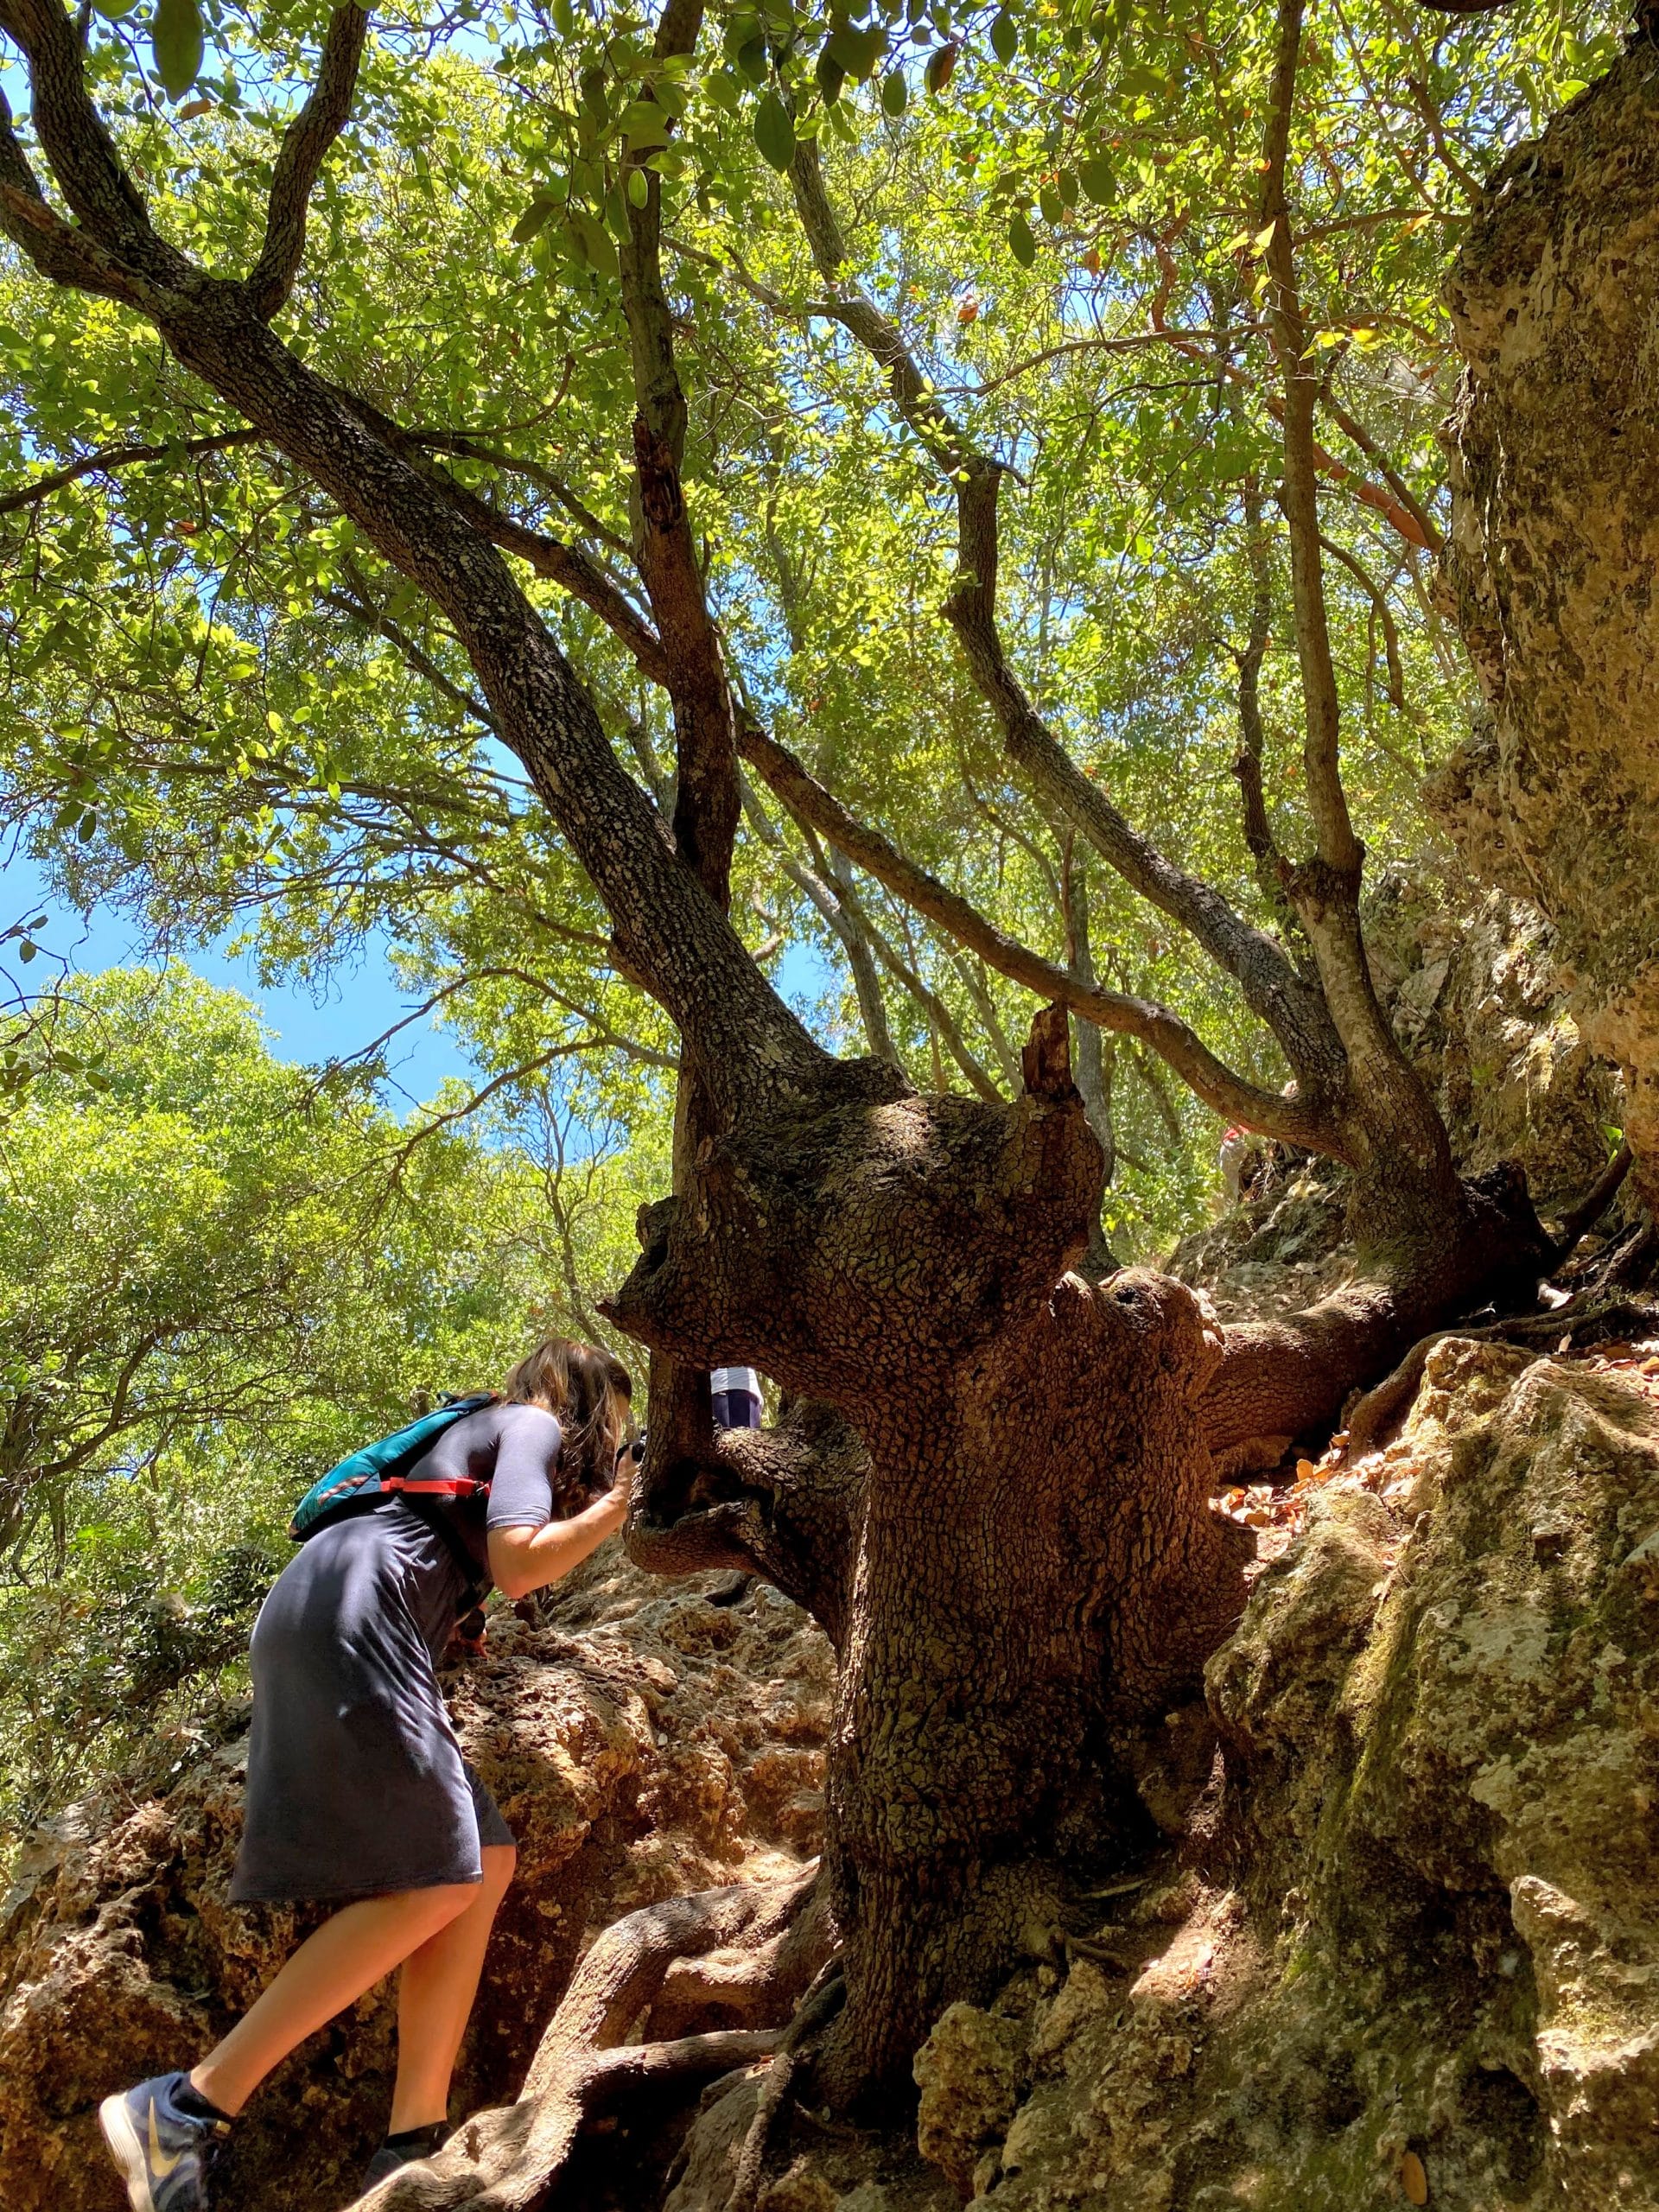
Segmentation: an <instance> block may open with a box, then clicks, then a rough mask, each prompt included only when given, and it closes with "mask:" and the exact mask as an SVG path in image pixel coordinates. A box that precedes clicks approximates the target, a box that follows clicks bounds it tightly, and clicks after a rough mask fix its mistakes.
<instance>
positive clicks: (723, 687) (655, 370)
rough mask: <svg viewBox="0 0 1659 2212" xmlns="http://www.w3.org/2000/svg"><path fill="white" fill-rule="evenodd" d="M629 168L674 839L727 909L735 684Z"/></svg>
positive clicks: (631, 266) (691, 35)
mask: <svg viewBox="0 0 1659 2212" xmlns="http://www.w3.org/2000/svg"><path fill="white" fill-rule="evenodd" d="M702 14H703V6H702V0H667V5H666V6H665V7H664V10H663V13H662V16H661V17H660V19H659V21H658V26H657V35H656V38H655V40H654V41H653V43H652V53H653V56H654V58H655V59H656V60H658V61H664V60H669V59H671V57H673V56H675V55H683V54H690V53H692V52H693V51H694V50H695V48H696V42H697V36H698V34H699V32H700V31H701V29H702ZM624 168H625V171H626V175H629V176H634V175H637V176H640V177H643V178H644V180H645V206H644V207H635V206H634V205H633V204H632V200H630V201H629V202H628V233H629V235H628V242H627V243H626V245H624V246H623V247H622V248H621V250H620V262H621V279H622V308H623V313H624V315H626V320H627V325H628V340H629V347H630V352H631V353H632V364H633V388H634V398H635V403H636V406H637V409H638V412H637V413H636V415H635V416H634V423H633V451H634V465H635V472H636V474H635V492H636V499H635V513H634V534H635V551H636V557H637V559H638V561H639V570H640V574H641V575H643V576H644V578H645V589H646V592H647V594H648V595H649V597H650V600H651V609H652V616H653V618H654V620H655V621H656V625H657V630H658V636H659V637H660V639H661V640H662V645H663V652H664V663H665V668H666V683H667V689H668V694H669V698H670V700H671V703H672V706H673V709H674V734H675V742H676V768H677V773H676V779H675V791H674V840H675V843H676V845H677V848H678V849H679V851H680V853H681V855H683V858H684V859H685V860H686V861H687V862H688V864H689V865H690V867H692V868H695V869H696V871H697V874H698V875H699V877H700V878H701V880H702V883H703V885H704V887H706V888H707V889H708V890H709V892H710V893H712V894H713V896H714V897H715V899H718V900H719V901H720V902H721V904H722V905H724V904H725V902H726V900H727V899H728V897H729V895H730V879H731V864H732V851H733V847H734V842H735V841H736V836H737V825H738V820H739V817H740V815H741V808H742V801H741V794H740V791H739V787H738V777H737V749H736V746H735V742H734V734H733V721H732V717H733V702H732V693H731V687H730V684H729V683H728V680H727V675H726V669H725V664H724V661H723V658H722V656H721V645H720V636H719V632H717V630H716V629H715V625H714V622H713V620H711V619H710V616H709V601H708V594H707V593H706V592H705V590H704V588H703V580H702V568H701V565H700V563H699V562H698V559H697V553H696V545H695V543H694V542H693V539H692V535H691V519H690V513H689V512H688V510H687V507H686V502H685V493H684V488H683V484H682V482H681V475H680V472H681V468H682V466H683V461H684V457H685V431H686V421H687V410H686V404H685V393H684V391H683V387H682V385H681V383H680V375H679V370H678V367H677V364H676V361H675V358H674V325H673V318H672V316H671V315H670V313H669V306H668V295H667V291H666V289H665V288H664V282H663V264H662V179H661V177H660V176H659V175H658V174H657V172H656V170H655V169H652V168H648V167H647V166H646V157H645V156H644V155H643V154H640V155H631V156H628V158H627V160H626V162H625V163H624Z"/></svg>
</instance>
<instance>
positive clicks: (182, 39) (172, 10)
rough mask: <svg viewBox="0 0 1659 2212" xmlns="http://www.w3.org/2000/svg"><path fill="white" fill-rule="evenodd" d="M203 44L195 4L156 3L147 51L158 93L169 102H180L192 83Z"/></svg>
mask: <svg viewBox="0 0 1659 2212" xmlns="http://www.w3.org/2000/svg"><path fill="white" fill-rule="evenodd" d="M204 43H205V41H204V39H203V35H202V28H201V10H200V8H199V7H198V6H197V4H196V0H156V14H155V16H154V18H153V20H152V21H151V23H150V27H149V48H150V53H151V55H152V56H153V58H154V60H155V65H156V75H157V77H159V78H160V79H161V83H162V91H163V92H165V93H166V94H167V96H168V99H180V98H181V95H182V94H184V93H186V92H188V91H189V89H190V87H191V86H192V85H194V83H195V81H196V73H197V72H198V71H199V70H200V67H201V56H202V50H203V46H204Z"/></svg>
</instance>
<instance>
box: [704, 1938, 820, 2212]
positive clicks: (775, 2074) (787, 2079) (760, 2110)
mask: <svg viewBox="0 0 1659 2212" xmlns="http://www.w3.org/2000/svg"><path fill="white" fill-rule="evenodd" d="M846 1996H847V1981H846V1977H845V1975H844V1974H843V1973H842V1967H841V1963H840V1961H838V1960H832V1961H830V1963H829V1965H828V1966H826V1967H824V1968H823V1971H822V1972H821V1973H820V1974H819V1975H818V1978H817V1980H816V1981H815V1982H814V1983H813V1985H812V1986H811V1988H810V1990H809V1991H808V1992H807V1993H806V1995H805V1997H804V1999H803V2000H802V2003H801V2008H800V2010H799V2012H797V2013H796V2015H795V2018H793V2019H792V2020H791V2022H790V2024H789V2025H788V2027H787V2028H786V2029H785V2031H784V2036H783V2040H782V2041H781V2042H780V2043H779V2045H778V2048H777V2050H775V2051H774V2052H773V2053H772V2065H771V2067H770V2069H768V2071H767V2074H766V2080H765V2082H763V2083H762V2084H761V2087H760V2100H759V2101H758V2103H757V2104H756V2106H755V2108H754V2118H753V2120H751V2121H750V2123H749V2132H748V2133H747V2136H746V2137H745V2138H744V2142H743V2148H742V2151H741V2152H740V2153H739V2156H738V2161H737V2176H736V2178H735V2180H734V2182H733V2183H732V2193H731V2196H730V2197H729V2199H728V2202H727V2212H754V2207H755V2202H756V2200H757V2199H758V2197H759V2196H760V2177H761V2174H762V2173H763V2171H765V2167H766V2145H767V2143H768V2142H769V2141H770V2140H771V2138H772V2129H773V2127H774V2126H776V2124H777V2120H778V2115H779V2113H780V2112H781V2111H782V2110H783V2107H784V2102H785V2099H786V2098H787V2096H788V2095H789V2093H790V2090H791V2088H792V2086H793V2084H794V2081H795V2076H796V2074H797V2072H798V2070H799V2068H800V2066H801V2064H802V2062H803V2061H804V2058H805V2056H806V2046H807V2044H808V2043H809V2042H810V2040H811V2038H812V2037H813V2036H814V2035H815V2034H816V2033H817V2031H818V2030H819V2029H820V2028H821V2027H823V2025H824V2024H825V2022H826V2021H828V2020H829V2019H830V2018H833V2017H834V2015H835V2014H836V2012H839V2010H840V2009H841V2006H842V2004H843V2003H844V2001H845V1999H846Z"/></svg>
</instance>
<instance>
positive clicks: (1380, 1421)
mask: <svg viewBox="0 0 1659 2212" xmlns="http://www.w3.org/2000/svg"><path fill="white" fill-rule="evenodd" d="M1638 1329H1643V1330H1656V1329H1659V1305H1654V1304H1652V1303H1650V1302H1648V1301H1637V1300H1630V1299H1628V1298H1612V1299H1587V1300H1586V1301H1585V1302H1584V1303H1583V1304H1582V1305H1580V1302H1579V1300H1576V1299H1569V1300H1568V1301H1567V1304H1566V1305H1565V1306H1557V1307H1556V1309H1555V1311H1554V1313H1518V1314H1516V1315H1515V1316H1513V1317H1512V1318H1511V1319H1508V1320H1503V1321H1491V1322H1487V1323H1485V1324H1484V1325H1483V1326H1481V1327H1480V1328H1478V1329H1476V1328H1467V1327H1457V1326H1453V1327H1452V1328H1448V1329H1435V1330H1433V1331H1431V1332H1430V1333H1429V1334H1428V1335H1427V1336H1426V1337H1420V1338H1418V1339H1417V1342H1416V1343H1415V1344H1414V1345H1413V1346H1412V1348H1411V1350H1410V1351H1408V1353H1407V1354H1406V1356H1405V1357H1404V1358H1403V1359H1402V1361H1401V1362H1400V1364H1399V1365H1398V1366H1397V1367H1396V1368H1395V1369H1394V1370H1392V1371H1391V1372H1390V1373H1389V1374H1387V1375H1385V1376H1383V1380H1382V1381H1381V1382H1380V1383H1377V1384H1376V1387H1375V1389H1370V1390H1367V1391H1366V1392H1365V1394H1364V1395H1363V1397H1360V1398H1357V1400H1356V1401H1355V1402H1354V1404H1353V1406H1352V1407H1351V1409H1350V1412H1349V1414H1348V1423H1347V1427H1348V1441H1347V1445H1346V1446H1345V1448H1344V1452H1343V1465H1344V1466H1349V1467H1351V1466H1353V1465H1356V1463H1357V1461H1359V1460H1361V1459H1364V1458H1365V1456H1366V1455H1367V1454H1368V1453H1369V1452H1380V1451H1381V1450H1382V1448H1383V1446H1384V1445H1385V1444H1386V1443H1387V1442H1388V1441H1389V1438H1390V1437H1391V1436H1392V1435H1393V1433H1394V1432H1395V1429H1396V1428H1398V1427H1399V1426H1400V1424H1401V1422H1402V1421H1404V1419H1405V1417H1406V1415H1407V1414H1408V1413H1409V1412H1410V1410H1411V1406H1412V1402H1413V1401H1414V1398H1415V1397H1416V1395H1417V1391H1418V1388H1419V1386H1420V1385H1421V1382H1422V1379H1423V1370H1424V1368H1425V1367H1426V1366H1427V1363H1428V1356H1429V1354H1430V1352H1432V1351H1433V1349H1434V1347H1435V1345H1436V1344H1444V1343H1445V1341H1446V1338H1448V1337H1467V1338H1472V1339H1473V1340H1474V1342H1476V1343H1477V1344H1514V1345H1516V1347H1517V1348H1518V1349H1520V1350H1521V1351H1536V1352H1537V1353H1539V1354H1540V1355H1542V1354H1544V1353H1546V1352H1551V1351H1561V1350H1567V1351H1576V1350H1581V1349H1583V1347H1584V1345H1586V1344H1592V1343H1601V1344H1605V1343H1607V1342H1609V1341H1611V1339H1612V1338H1616V1337H1618V1336H1621V1335H1624V1334H1627V1333H1633V1332H1635V1331H1637V1330H1638Z"/></svg>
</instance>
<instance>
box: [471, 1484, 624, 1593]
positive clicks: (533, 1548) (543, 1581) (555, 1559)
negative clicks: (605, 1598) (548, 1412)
mask: <svg viewBox="0 0 1659 2212" xmlns="http://www.w3.org/2000/svg"><path fill="white" fill-rule="evenodd" d="M625 1465H626V1463H625ZM629 1488H630V1484H629V1480H628V1474H627V1472H626V1471H624V1472H620V1473H619V1474H618V1476H617V1478H616V1486H615V1488H614V1489H613V1490H608V1491H606V1493H605V1495H604V1496H603V1497H596V1498H595V1499H594V1502H593V1503H592V1504H591V1505H589V1506H586V1507H584V1508H583V1510H582V1511H581V1512H580V1513H577V1514H573V1515H572V1516H571V1517H570V1519H569V1521H550V1522H548V1523H547V1524H546V1526H545V1527H544V1528H541V1529H491V1530H490V1532H489V1556H490V1576H491V1579H492V1580H493V1582H494V1584H495V1586H496V1588H497V1589H498V1590H499V1591H500V1592H501V1593H502V1595H503V1596H504V1597H506V1598H528V1597H529V1595H530V1593H531V1591H532V1590H545V1589H546V1588H547V1586H548V1585H549V1583H550V1582H556V1581H557V1580H559V1577H560V1576H561V1575H563V1574H569V1572H570V1570H571V1568H572V1567H580V1566H581V1565H582V1561H583V1560H585V1559H587V1558H588V1557H589V1556H590V1554H593V1553H594V1552H596V1551H597V1550H598V1549H599V1547H600V1546H601V1544H602V1543H603V1542H604V1541H605V1539H606V1537H607V1536H611V1535H615V1533H616V1531H617V1530H618V1529H620V1527H621V1526H622V1523H623V1522H625V1521H626V1519H627V1517H628V1492H629Z"/></svg>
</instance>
